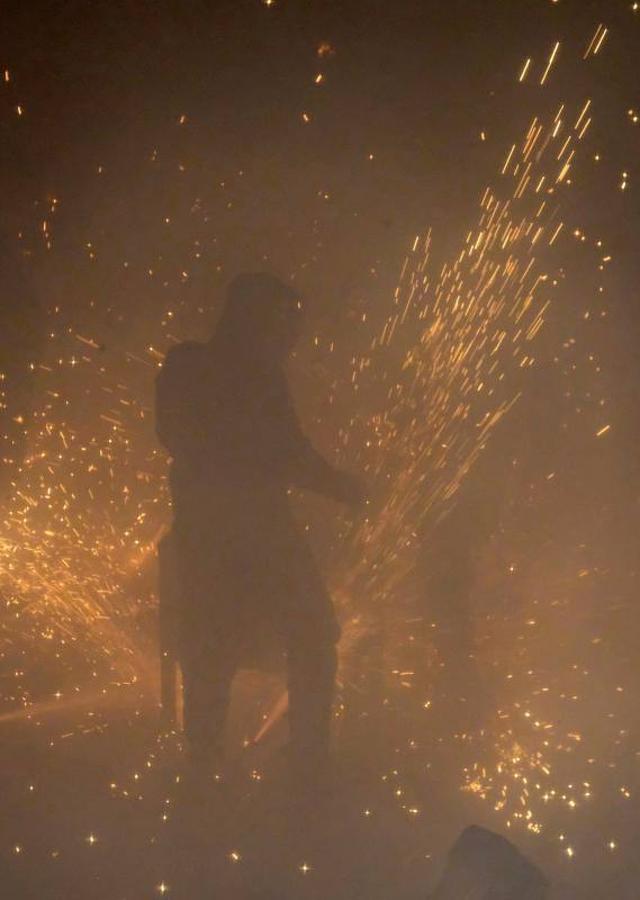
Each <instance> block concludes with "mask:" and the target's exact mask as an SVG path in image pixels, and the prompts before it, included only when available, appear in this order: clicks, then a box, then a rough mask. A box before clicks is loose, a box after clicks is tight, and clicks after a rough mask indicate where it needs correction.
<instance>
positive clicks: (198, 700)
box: [156, 274, 362, 777]
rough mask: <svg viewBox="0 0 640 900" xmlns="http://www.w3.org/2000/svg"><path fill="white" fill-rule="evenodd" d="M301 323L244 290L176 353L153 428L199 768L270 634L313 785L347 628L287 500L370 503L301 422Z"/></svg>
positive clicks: (284, 301)
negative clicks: (287, 367)
mask: <svg viewBox="0 0 640 900" xmlns="http://www.w3.org/2000/svg"><path fill="white" fill-rule="evenodd" d="M300 319H301V303H300V301H299V294H298V293H297V292H296V291H294V290H293V289H292V288H290V287H288V286H286V285H285V284H283V283H282V282H280V281H279V280H278V279H277V278H275V277H273V276H271V275H267V274H252V275H241V276H239V277H238V278H236V279H235V280H234V281H233V282H232V283H231V285H230V287H229V289H228V294H227V300H226V305H225V307H224V311H223V313H222V317H221V319H220V322H219V324H218V327H217V330H216V332H215V334H214V336H213V338H212V339H211V340H210V341H209V343H208V344H198V343H194V342H185V343H183V344H180V345H178V346H176V347H174V348H173V349H171V350H170V352H169V353H168V354H167V358H166V360H165V364H164V366H163V368H162V371H161V373H160V375H159V377H158V380H157V394H156V419H157V433H158V436H159V439H160V441H161V442H162V444H163V445H164V446H165V447H166V448H167V450H168V451H169V453H170V454H171V456H172V457H173V464H172V468H171V476H170V478H171V490H172V496H173V505H174V523H173V530H172V537H171V540H172V542H173V546H174V549H175V558H176V561H177V572H178V585H179V587H178V591H179V607H180V609H179V627H178V635H177V653H178V658H179V661H180V665H181V668H182V673H183V683H184V724H185V731H186V735H187V738H188V741H189V745H190V749H191V754H192V757H193V760H194V762H196V763H204V764H205V765H206V764H208V763H209V762H212V761H213V760H214V759H215V758H216V757H217V755H218V753H219V752H220V750H221V744H222V737H223V730H224V723H225V718H226V714H227V709H228V705H229V697H230V689H231V682H232V679H233V676H234V674H235V672H236V671H237V669H238V668H239V666H240V664H241V663H242V661H243V660H244V659H245V658H246V656H247V653H248V652H250V648H251V645H252V643H253V637H254V636H255V635H256V634H257V633H259V632H260V631H263V630H264V629H269V630H272V631H275V632H276V633H277V634H278V635H279V636H280V637H281V639H282V641H283V643H284V648H285V650H286V655H287V665H288V687H289V725H290V743H291V750H292V762H293V764H294V767H295V770H296V771H297V772H298V773H299V774H300V775H302V776H303V777H304V775H305V773H309V774H310V773H312V772H313V771H314V770H315V769H316V768H318V767H322V766H323V765H324V763H325V762H326V759H327V754H328V745H329V730H330V721H331V705H332V699H333V691H334V680H335V672H336V649H335V645H336V641H337V639H338V637H339V627H338V624H337V621H336V618H335V614H334V610H333V607H332V603H331V599H330V597H329V595H328V593H327V591H326V589H325V586H324V584H323V580H322V578H321V576H320V574H319V572H318V569H317V567H316V564H315V561H314V559H313V556H312V553H311V550H310V548H309V546H308V544H307V541H306V539H305V537H304V535H303V534H302V533H301V531H300V529H299V527H298V526H297V524H296V522H295V520H294V517H293V515H292V513H291V510H290V508H289V502H288V499H287V489H288V488H289V487H290V486H292V485H296V486H298V487H302V488H309V489H311V490H313V491H316V492H318V493H321V494H324V495H327V496H329V497H333V498H334V499H336V500H339V501H343V502H345V503H350V504H357V503H358V502H359V501H360V500H361V498H362V492H361V489H360V486H359V483H358V481H357V480H356V479H354V478H353V477H352V476H351V475H348V474H346V473H344V472H341V471H338V470H337V469H335V468H333V466H331V465H330V464H329V463H328V462H327V461H326V460H325V459H323V457H322V456H321V455H320V454H319V453H318V452H317V451H316V450H315V449H314V448H313V446H312V445H311V443H310V442H309V440H308V439H307V438H306V437H305V435H304V433H303V431H302V429H301V427H300V423H299V421H298V418H297V416H296V413H295V410H294V407H293V403H292V400H291V396H290V393H289V389H288V385H287V380H286V376H285V371H284V364H285V361H286V359H287V357H288V356H289V353H290V351H291V349H292V348H293V345H294V342H295V340H296V337H297V335H298V330H299V324H300Z"/></svg>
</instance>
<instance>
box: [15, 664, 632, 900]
mask: <svg viewBox="0 0 640 900" xmlns="http://www.w3.org/2000/svg"><path fill="white" fill-rule="evenodd" d="M271 694H272V695H273V691H271ZM235 701H236V702H235V705H236V710H237V712H236V715H235V716H234V721H233V723H232V728H231V736H230V747H231V757H232V760H231V763H230V764H229V765H228V767H227V772H226V778H225V780H224V781H222V782H218V783H216V782H215V781H213V780H211V781H210V782H209V783H204V781H202V780H198V781H195V782H194V781H192V780H191V779H189V778H188V777H187V775H186V772H185V761H184V754H183V752H182V750H181V748H180V741H179V738H177V737H176V736H169V737H165V738H163V739H160V740H158V737H157V710H156V708H155V706H154V703H153V700H152V699H151V695H150V694H149V693H147V692H146V691H141V689H140V688H139V687H136V686H130V687H124V688H119V689H115V690H113V691H112V692H108V693H107V695H106V697H101V699H99V700H96V699H95V698H91V697H88V698H87V697H85V696H84V695H78V697H77V698H76V699H75V700H74V701H73V702H72V703H69V702H66V704H65V698H64V697H63V698H61V700H60V705H59V706H58V707H56V706H55V705H54V707H53V710H51V709H50V708H49V707H45V708H43V710H42V711H41V712H40V713H38V712H37V711H34V712H33V713H32V715H31V717H30V718H25V717H17V718H11V717H8V716H6V717H5V718H4V721H2V722H0V728H2V738H1V743H0V755H1V758H0V780H1V782H2V785H1V790H2V798H3V813H4V814H3V816H2V824H1V826H0V862H1V865H2V889H1V890H0V895H1V896H2V897H7V898H38V900H50V898H51V900H53V898H56V900H85V898H86V900H92V898H96V900H102V898H105V900H106V898H111V900H142V898H152V897H158V896H163V895H164V896H167V897H170V898H181V900H200V898H203V900H204V898H225V900H227V898H228V900H236V898H237V900H244V898H254V900H257V898H263V900H267V898H272V900H278V898H282V900H289V898H292V900H293V898H300V900H316V898H318V900H320V898H329V897H331V898H336V900H341V898H344V900H356V898H363V900H364V898H367V900H378V898H380V900H382V898H389V900H391V898H400V900H402V898H407V900H409V898H416V900H417V898H419V897H426V895H427V892H428V890H429V888H430V886H432V885H433V883H434V882H435V881H436V880H437V877H438V873H439V870H440V868H441V865H442V861H443V859H444V856H445V854H446V851H447V849H448V848H449V847H450V845H451V843H452V842H453V840H454V839H455V837H456V836H457V834H458V833H459V832H460V830H461V829H462V828H463V827H464V826H465V825H468V824H470V823H472V822H475V823H479V824H483V825H485V826H487V827H490V828H492V829H494V830H497V831H501V832H502V833H508V832H506V829H505V828H504V823H503V821H502V819H501V818H500V816H499V814H498V813H496V812H494V811H493V809H492V808H491V804H489V803H487V802H483V801H482V800H480V799H478V798H477V797H475V796H473V795H470V794H468V793H462V792H461V791H460V790H459V783H460V779H459V772H458V761H457V760H456V751H455V746H454V744H452V743H451V742H447V741H444V740H442V739H441V738H434V742H433V748H432V751H431V752H430V754H429V762H428V763H427V764H426V765H425V764H424V761H425V758H426V757H424V756H423V755H422V754H420V755H418V756H416V757H415V761H414V763H413V764H409V763H408V762H407V759H406V758H401V757H402V754H401V753H400V752H399V750H398V747H397V746H395V745H394V740H393V738H394V735H393V734H392V732H393V729H394V728H395V727H396V726H397V723H395V724H394V719H393V717H391V718H387V719H386V720H385V721H383V722H381V721H377V722H376V721H375V720H374V718H373V717H372V716H360V717H359V718H358V720H357V721H355V722H352V723H348V722H346V723H344V724H343V725H342V727H341V728H340V730H339V733H338V736H337V739H336V769H337V772H336V789H335V791H334V793H333V795H325V796H323V797H321V798H319V799H318V800H317V801H315V802H313V803H311V804H310V805H308V806H302V807H301V806H300V805H299V804H297V803H295V802H294V798H293V796H292V793H291V790H290V789H289V787H288V782H287V778H286V767H285V765H284V753H283V751H282V727H281V726H279V727H276V728H275V729H274V730H273V732H272V733H270V734H269V735H268V737H267V739H265V741H264V742H263V743H261V744H260V745H258V746H257V747H255V748H250V749H245V750H243V749H242V736H243V732H246V733H247V734H248V733H249V731H250V726H253V727H255V724H256V722H259V719H260V709H262V708H263V704H264V703H265V691H264V685H262V688H258V687H257V685H256V683H255V680H253V681H252V679H251V678H248V677H247V678H245V679H244V680H243V681H241V683H240V685H239V687H238V689H237V691H236V698H235ZM435 727H436V723H435V720H434V728H435ZM396 743H397V742H396ZM234 748H236V749H235V750H234ZM434 748H435V749H434ZM438 748H439V749H438ZM396 766H397V768H396ZM412 773H413V774H412ZM399 792H400V793H399ZM627 809H628V813H627V815H628V818H629V821H628V822H627V823H625V825H624V830H625V832H627V833H628V834H629V835H630V838H631V837H632V836H633V834H635V833H637V829H636V828H635V825H634V821H637V818H638V817H637V815H636V814H635V810H632V809H631V807H629V806H627ZM619 824H620V823H619ZM509 837H510V838H512V839H513V840H515V842H516V843H517V844H518V845H519V846H520V847H521V848H522V849H523V850H524V851H525V852H526V853H527V854H528V855H529V856H530V857H532V858H533V859H535V860H536V862H538V863H540V864H541V865H542V866H543V867H544V868H545V869H546V870H547V872H548V873H549V874H551V876H552V878H553V880H554V881H555V882H556V884H557V885H559V884H560V882H562V881H564V882H566V884H565V887H563V888H561V887H560V886H557V887H556V892H557V896H558V897H565V896H566V897H574V896H577V897H580V898H583V897H584V898H589V900H592V898H595V897H605V896H610V897H612V898H613V897H620V898H624V900H627V898H628V900H631V898H635V897H637V896H638V893H637V891H635V886H634V885H635V874H636V872H637V861H636V860H635V853H634V852H633V850H632V844H633V841H630V847H629V851H628V852H626V853H625V854H621V855H620V856H619V857H618V859H617V860H616V863H615V865H612V867H611V869H610V870H608V871H606V872H605V871H602V869H601V867H600V868H599V870H598V871H597V872H595V870H594V867H593V865H591V864H590V861H589V860H588V859H583V860H581V863H580V865H577V861H571V862H570V861H567V860H565V861H562V860H559V859H558V852H557V847H556V846H555V845H554V846H550V844H549V842H547V841H545V837H544V835H543V836H534V835H530V834H527V832H526V830H523V831H522V832H519V833H518V834H513V833H509Z"/></svg>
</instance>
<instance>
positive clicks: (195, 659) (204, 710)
mask: <svg viewBox="0 0 640 900" xmlns="http://www.w3.org/2000/svg"><path fill="white" fill-rule="evenodd" d="M181 667H182V681H183V698H184V731H185V734H186V736H187V740H188V742H189V751H190V756H191V758H192V760H193V761H194V762H196V763H213V762H215V761H217V760H219V759H220V757H221V756H222V751H223V746H224V728H225V723H226V719H227V713H228V709H229V701H230V698H231V683H232V681H233V676H234V674H235V668H236V667H235V659H234V658H233V656H232V654H230V653H229V652H228V649H225V648H221V647H219V646H215V645H213V644H203V645H201V646H200V647H199V648H198V649H197V651H196V652H192V653H184V654H183V655H182V659H181Z"/></svg>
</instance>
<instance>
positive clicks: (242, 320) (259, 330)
mask: <svg viewBox="0 0 640 900" xmlns="http://www.w3.org/2000/svg"><path fill="white" fill-rule="evenodd" d="M301 318H302V302H301V299H300V293H299V292H298V291H296V290H294V289H293V288H292V287H291V286H289V285H287V284H285V283H284V282H283V281H281V280H280V279H279V278H277V277H276V276H275V275H271V274H269V273H268V272H250V273H246V274H243V275H237V276H236V277H235V278H234V279H233V280H232V281H231V282H230V283H229V285H228V287H227V298H226V301H225V305H224V309H223V312H222V316H221V318H220V322H219V323H218V327H217V329H216V334H215V335H214V339H215V340H216V341H218V340H222V341H225V342H229V343H233V344H234V345H236V346H237V347H238V349H240V348H241V347H243V346H244V347H245V348H246V351H247V352H248V353H260V354H262V353H266V354H267V355H269V356H270V357H272V358H276V359H278V360H284V359H286V357H287V356H288V355H289V353H290V352H291V350H292V349H293V345H294V344H295V341H296V339H297V337H298V333H299V330H300V320H301Z"/></svg>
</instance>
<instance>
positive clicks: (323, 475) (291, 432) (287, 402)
mask: <svg viewBox="0 0 640 900" xmlns="http://www.w3.org/2000/svg"><path fill="white" fill-rule="evenodd" d="M277 388H278V394H279V398H278V399H279V404H278V405H279V407H280V410H279V413H280V416H279V418H280V425H281V428H282V432H283V433H282V439H283V443H284V445H285V448H286V459H287V467H286V468H287V471H286V476H287V478H288V480H289V481H290V483H291V484H293V485H295V486H296V487H300V488H304V489H307V490H311V491H314V492H315V493H317V494H322V495H324V496H326V497H331V498H332V499H333V500H337V501H338V502H339V503H346V504H348V505H349V506H358V505H360V504H361V503H363V502H364V500H365V492H364V489H363V487H362V485H361V483H360V480H359V479H358V478H356V476H354V475H352V474H351V473H350V472H345V471H343V470H342V469H338V468H336V467H335V466H332V465H331V463H330V462H328V461H327V460H326V459H325V458H324V457H323V456H322V454H321V453H319V452H318V451H317V450H316V448H315V447H314V446H313V444H312V443H311V441H310V440H309V438H308V437H307V436H306V434H305V433H304V431H303V430H302V426H301V425H300V420H299V419H298V416H297V413H296V410H295V407H294V405H293V400H292V398H291V394H290V393H289V388H288V385H287V383H286V379H285V377H284V375H283V376H282V379H281V381H280V384H278V385H277Z"/></svg>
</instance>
